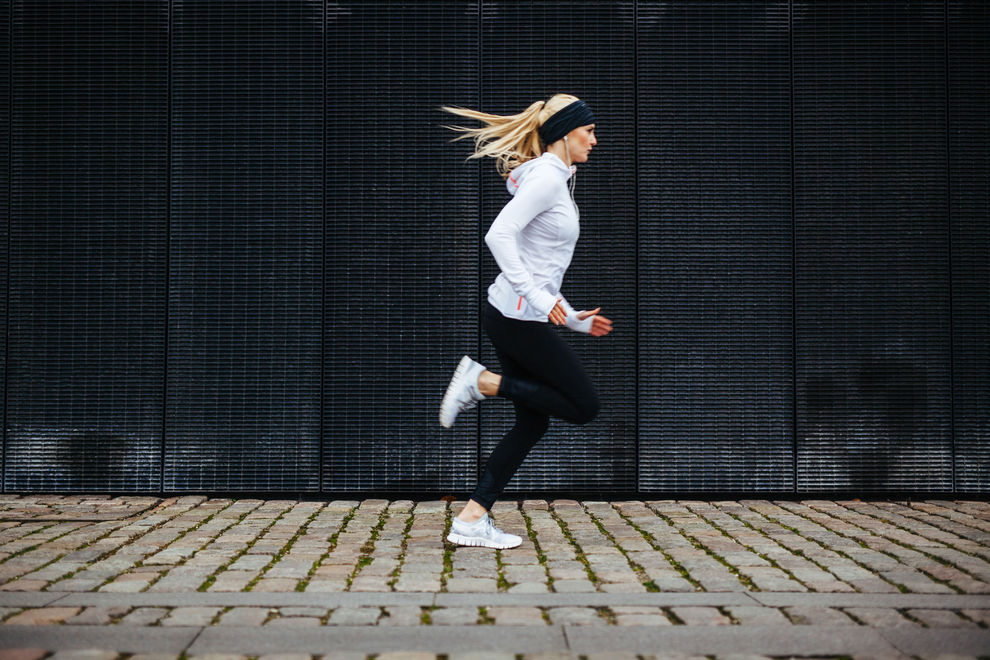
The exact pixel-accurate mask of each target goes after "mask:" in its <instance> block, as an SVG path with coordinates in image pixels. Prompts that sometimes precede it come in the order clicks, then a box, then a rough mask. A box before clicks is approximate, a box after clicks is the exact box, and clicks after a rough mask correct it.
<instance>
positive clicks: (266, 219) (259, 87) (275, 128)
mask: <svg viewBox="0 0 990 660" xmlns="http://www.w3.org/2000/svg"><path fill="white" fill-rule="evenodd" d="M322 24H323V6H322V3H321V2H319V1H318V0H312V1H309V2H294V3H292V4H287V3H285V2H283V1H282V0H266V1H257V0H237V1H231V2H213V1H212V0H200V1H190V0H173V1H172V26H171V32H172V57H171V64H172V83H171V101H172V105H171V121H172V125H171V148H172V197H171V242H170V273H169V305H168V311H169V324H168V325H169V327H168V374H169V377H168V400H167V409H166V410H167V417H166V435H165V437H166V447H165V449H166V456H165V486H166V488H168V489H170V490H198V489H204V488H209V489H242V490H246V489H250V490H265V491H278V490H318V489H319V486H320V480H319V450H320V355H321V334H320V333H321V324H322V308H321V300H320V296H321V292H322V290H323V284H322V259H323V255H322V250H321V246H322V231H323V194H322V189H323V176H322V166H323V148H322V147H323V65H322V56H323V35H322Z"/></svg>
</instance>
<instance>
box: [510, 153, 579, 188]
mask: <svg viewBox="0 0 990 660" xmlns="http://www.w3.org/2000/svg"><path fill="white" fill-rule="evenodd" d="M543 168H552V169H553V170H555V171H557V172H559V173H560V175H561V177H562V179H563V180H564V181H567V179H569V178H570V177H571V175H572V174H574V172H575V171H577V167H576V166H575V165H571V166H570V167H567V165H565V164H564V161H562V160H561V159H560V158H557V156H555V155H554V154H552V153H550V152H549V151H545V152H543V155H542V156H540V157H539V158H533V159H530V160H527V161H526V162H525V163H523V164H522V165H520V166H519V167H517V168H516V169H514V170H512V171H511V172H509V176H508V178H506V180H505V187H506V188H507V189H508V190H509V194H510V195H515V194H516V191H517V190H519V186H521V185H522V182H523V181H524V180H525V179H526V177H527V176H529V175H531V174H532V173H533V171H534V170H536V169H543Z"/></svg>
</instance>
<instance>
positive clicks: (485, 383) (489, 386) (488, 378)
mask: <svg viewBox="0 0 990 660" xmlns="http://www.w3.org/2000/svg"><path fill="white" fill-rule="evenodd" d="M501 383H502V376H501V375H499V374H495V373H492V372H491V371H488V370H487V369H486V370H485V371H482V372H481V373H480V374H479V375H478V391H479V392H481V393H482V394H484V395H485V396H496V395H498V387H499V385H501Z"/></svg>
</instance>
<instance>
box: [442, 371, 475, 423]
mask: <svg viewBox="0 0 990 660" xmlns="http://www.w3.org/2000/svg"><path fill="white" fill-rule="evenodd" d="M484 370H485V367H484V365H482V364H478V363H477V362H475V361H474V360H472V359H471V358H469V357H468V356H466V355H465V356H464V357H462V358H461V361H460V363H459V364H458V365H457V369H455V370H454V376H453V378H451V379H450V385H448V386H447V391H446V392H445V393H444V395H443V401H441V402H440V425H441V426H443V427H444V428H448V429H449V428H450V427H451V426H453V425H454V420H455V419H457V415H458V414H460V413H462V412H464V411H465V410H468V409H470V408H474V407H475V406H476V405H478V402H479V401H481V400H482V399H484V398H485V395H484V394H482V393H481V392H480V391H479V390H478V376H480V375H481V372H482V371H484Z"/></svg>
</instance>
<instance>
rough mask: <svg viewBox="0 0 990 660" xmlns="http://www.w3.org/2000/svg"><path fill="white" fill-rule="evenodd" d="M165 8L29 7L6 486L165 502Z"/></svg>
mask: <svg viewBox="0 0 990 660" xmlns="http://www.w3.org/2000/svg"><path fill="white" fill-rule="evenodd" d="M166 7H167V4H166V2H164V0H163V1H162V2H130V1H126V0H122V1H117V2H110V1H107V2H99V3H94V2H75V1H69V0H66V1H61V2H38V1H30V2H15V3H14V6H13V12H12V20H13V23H12V28H13V29H12V39H13V49H12V53H13V63H12V64H13V89H14V90H16V92H15V94H16V101H15V102H14V103H13V105H12V108H13V113H12V120H11V121H12V123H11V132H12V143H11V172H12V177H11V199H10V208H11V211H10V213H11V215H10V282H9V307H8V318H9V319H10V323H9V328H8V329H9V339H8V341H9V346H8V355H9V358H8V364H7V388H8V389H7V429H6V430H7V436H6V443H7V447H6V448H7V452H6V457H5V458H6V461H5V464H4V469H5V474H6V478H5V487H6V489H7V490H8V491H16V490H38V489H44V490H52V491H64V490H77V489H100V490H115V491H122V490H133V491H145V490H152V489H157V488H159V486H160V478H161V463H160V457H161V431H162V426H161V414H162V413H161V411H162V400H163V392H162V388H163V383H164V373H163V368H164V358H163V350H164V331H165V314H164V311H165V308H164V300H165V289H164V282H165V241H166V214H165V209H166V171H167V169H166V140H165V136H166V130H167V116H166V111H165V109H166V80H167V77H166V62H167V48H166V45H167V41H166V35H167V31H166V28H167V22H166V15H167V12H166Z"/></svg>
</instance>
